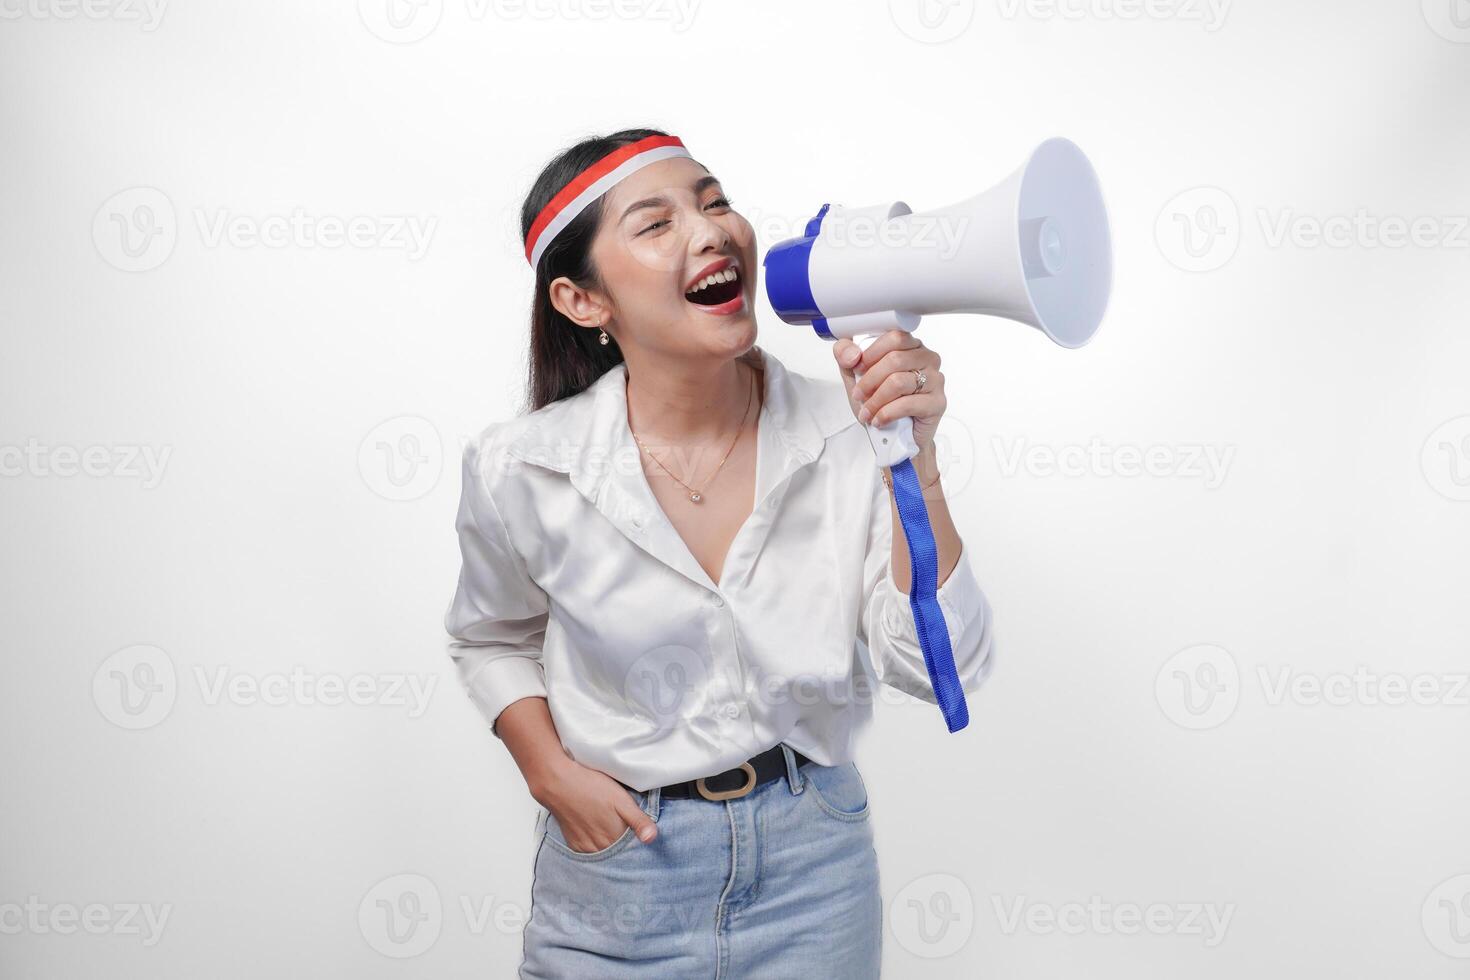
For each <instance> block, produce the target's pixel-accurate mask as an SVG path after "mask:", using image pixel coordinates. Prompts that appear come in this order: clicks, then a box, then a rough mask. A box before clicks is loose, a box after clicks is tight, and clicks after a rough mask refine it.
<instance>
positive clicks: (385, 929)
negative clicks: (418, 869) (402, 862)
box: [357, 874, 444, 960]
mask: <svg viewBox="0 0 1470 980" xmlns="http://www.w3.org/2000/svg"><path fill="white" fill-rule="evenodd" d="M357 928H358V929H359V931H361V932H362V938H363V939H365V940H367V944H368V945H369V946H371V947H372V948H373V949H374V950H376V951H377V952H379V953H381V954H383V955H384V956H390V957H392V958H394V959H400V960H402V959H409V958H412V957H414V956H420V955H422V954H423V953H425V952H427V951H428V950H429V949H430V947H432V946H433V945H434V943H436V942H438V941H439V933H440V931H442V929H443V928H444V906H443V903H442V902H441V901H440V898H439V889H438V888H436V887H435V885H434V883H433V882H432V881H430V880H429V879H428V878H425V877H424V876H423V875H418V874H400V875H393V876H392V877H390V878H384V879H383V880H382V881H380V882H378V883H377V884H376V885H374V886H373V887H372V888H369V889H368V891H367V894H366V895H363V897H362V901H361V902H359V903H358V906H357Z"/></svg>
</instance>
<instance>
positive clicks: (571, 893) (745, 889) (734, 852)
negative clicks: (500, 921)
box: [521, 746, 883, 980]
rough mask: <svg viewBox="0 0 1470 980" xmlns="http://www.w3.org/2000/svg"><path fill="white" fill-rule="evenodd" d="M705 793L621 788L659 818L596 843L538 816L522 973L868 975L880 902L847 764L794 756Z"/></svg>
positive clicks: (810, 978) (786, 978) (596, 979)
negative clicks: (586, 843) (573, 839)
mask: <svg viewBox="0 0 1470 980" xmlns="http://www.w3.org/2000/svg"><path fill="white" fill-rule="evenodd" d="M782 750H783V754H784V755H785V756H786V775H785V776H784V777H783V778H780V779H773V780H771V781H770V782H768V783H765V784H763V785H761V786H759V787H757V788H756V790H755V791H754V792H752V793H751V794H750V795H749V796H746V797H743V798H741V799H736V800H726V801H723V802H719V803H716V802H711V801H710V800H706V799H702V798H699V797H695V798H693V799H672V800H661V799H660V794H659V791H658V790H657V789H653V790H650V791H648V792H646V793H634V792H632V791H631V790H630V791H629V792H630V793H632V795H633V797H634V799H636V800H637V801H638V803H639V805H640V806H642V807H643V810H644V812H645V813H647V814H648V815H649V816H650V817H652V818H653V819H654V820H655V821H656V822H657V823H658V837H657V838H655V839H654V841H653V842H652V843H649V844H643V843H640V842H639V841H638V840H637V839H636V838H635V837H634V836H633V832H632V830H628V831H626V832H625V833H624V834H623V836H622V837H620V838H618V840H616V841H614V842H613V843H612V844H610V845H609V846H608V847H606V848H604V849H603V850H601V851H597V852H594V853H591V854H584V853H580V852H577V851H573V850H572V849H571V848H569V847H568V846H567V844H566V840H565V838H563V837H562V834H561V829H560V828H559V827H558V825H557V821H556V818H555V817H554V816H552V815H551V814H550V813H549V812H547V811H546V810H544V809H543V810H542V811H541V814H540V817H539V820H538V824H537V829H538V839H539V844H538V846H537V848H536V861H535V880H534V881H533V883H532V886H531V916H530V919H529V921H528V922H527V924H526V929H525V960H524V962H523V963H522V965H521V977H522V978H524V980H583V978H587V980H621V978H624V977H628V978H638V980H643V978H646V977H677V978H679V980H696V978H710V980H715V978H718V980H726V978H731V980H735V978H739V980H744V978H747V977H749V978H771V980H818V978H826V977H841V978H843V980H868V978H874V977H877V976H878V963H879V954H880V951H881V944H882V936H883V905H882V899H881V898H880V896H879V891H878V856H877V854H876V853H875V852H874V850H873V833H872V827H871V825H870V823H869V820H868V793H867V789H866V787H864V785H863V780H862V777H861V776H860V775H859V774H858V771H857V767H856V766H854V765H853V764H851V763H848V764H846V765H841V766H819V765H817V764H816V763H814V762H809V763H807V764H806V765H805V766H802V767H800V768H797V766H796V762H795V758H794V757H793V755H792V753H791V750H790V749H789V748H786V747H785V746H782Z"/></svg>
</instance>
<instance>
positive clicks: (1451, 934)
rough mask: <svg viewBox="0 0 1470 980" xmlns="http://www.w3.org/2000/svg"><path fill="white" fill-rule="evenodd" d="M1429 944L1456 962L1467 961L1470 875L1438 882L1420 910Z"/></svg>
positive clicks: (1468, 956) (1468, 950) (1469, 949)
mask: <svg viewBox="0 0 1470 980" xmlns="http://www.w3.org/2000/svg"><path fill="white" fill-rule="evenodd" d="M1420 921H1421V922H1422V924H1423V926H1424V938H1426V939H1428V940H1429V945H1431V946H1433V947H1434V948H1435V949H1437V950H1439V951H1440V952H1441V953H1443V954H1444V955H1446V956H1452V957H1454V958H1455V959H1457V960H1465V959H1470V875H1456V876H1455V877H1453V878H1449V879H1446V880H1445V881H1442V882H1440V883H1439V884H1438V885H1437V886H1436V887H1435V889H1434V891H1432V892H1430V893H1429V897H1428V898H1426V899H1424V907H1423V909H1421V910H1420Z"/></svg>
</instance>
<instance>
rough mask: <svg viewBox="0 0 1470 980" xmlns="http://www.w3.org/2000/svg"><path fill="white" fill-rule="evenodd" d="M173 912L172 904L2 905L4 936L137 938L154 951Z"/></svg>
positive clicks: (0, 931) (32, 899) (33, 899)
mask: <svg viewBox="0 0 1470 980" xmlns="http://www.w3.org/2000/svg"><path fill="white" fill-rule="evenodd" d="M173 910H174V907H173V904H172V903H171V902H170V903H164V904H163V905H153V904H152V903H150V902H143V903H138V902H117V903H115V904H112V905H106V904H104V903H102V902H89V903H87V904H86V905H77V904H75V903H73V902H43V901H41V899H40V898H39V897H38V896H36V895H30V896H27V898H26V900H25V902H24V903H21V902H3V903H0V935H3V936H18V935H21V934H23V933H28V934H30V935H33V936H45V935H58V936H70V935H74V934H75V933H77V932H85V933H88V934H90V935H93V936H128V937H133V936H137V937H140V942H141V943H142V945H144V946H145V947H152V946H156V945H158V941H159V940H160V939H162V938H163V930H164V927H165V926H167V925H168V917H169V916H170V915H172V914H173Z"/></svg>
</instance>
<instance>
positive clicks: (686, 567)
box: [506, 345, 857, 586]
mask: <svg viewBox="0 0 1470 980" xmlns="http://www.w3.org/2000/svg"><path fill="white" fill-rule="evenodd" d="M741 359H742V360H749V361H751V363H753V364H755V365H756V366H759V367H763V368H764V378H765V387H764V392H765V397H764V399H763V401H762V404H761V409H760V424H759V427H758V429H757V438H758V439H759V440H760V442H759V449H758V451H759V465H758V468H757V480H756V488H755V502H756V508H755V512H754V513H753V514H752V517H751V520H749V521H747V522H746V527H743V528H742V534H743V533H744V531H745V530H746V529H747V528H749V527H750V526H752V525H754V527H755V530H753V531H752V532H751V533H754V534H762V533H764V528H765V527H766V526H767V525H768V524H769V516H768V515H769V511H770V510H773V509H774V507H775V506H776V505H777V504H779V501H780V495H784V493H785V486H786V481H787V479H788V478H789V477H790V476H791V475H792V474H794V473H795V472H796V471H797V470H799V469H800V468H801V467H803V466H806V465H807V464H809V463H811V462H813V461H814V460H816V459H817V457H818V456H819V455H820V454H821V452H822V449H823V447H824V446H825V444H826V440H827V438H828V437H830V436H832V435H834V434H835V433H837V432H839V431H841V430H842V429H844V428H846V427H847V426H849V425H855V424H857V419H856V418H855V417H854V416H853V413H852V408H851V407H850V405H849V404H848V401H847V397H846V394H845V392H843V391H842V390H841V388H840V386H837V385H832V384H824V383H823V382H821V381H819V380H817V379H814V378H809V377H807V376H805V375H802V374H797V373H794V372H791V371H789V370H788V369H787V368H786V366H785V365H784V364H782V363H781V361H780V360H779V359H777V358H776V356H775V355H774V354H772V353H771V352H770V351H768V350H765V349H763V348H761V347H760V346H759V345H756V346H753V347H752V348H751V349H750V350H749V351H747V352H746V353H745V354H743V355H741ZM834 380H835V379H834ZM626 385H627V365H626V364H625V363H624V364H618V365H615V366H614V367H612V368H609V369H608V370H607V371H606V372H605V373H603V375H602V376H601V377H599V378H598V379H597V380H596V381H594V382H593V383H592V384H591V385H590V386H589V387H588V388H586V389H585V390H583V391H580V392H578V393H577V394H575V395H571V396H569V397H567V398H564V399H561V400H560V401H556V402H553V403H551V404H550V405H546V406H543V407H542V408H541V409H539V410H537V411H535V412H532V413H530V414H529V415H527V416H525V421H526V425H525V428H524V429H523V431H522V432H520V433H519V434H518V435H517V436H515V437H514V438H513V439H512V440H511V442H510V443H509V444H507V446H506V451H507V452H508V453H509V454H510V455H512V456H514V457H516V458H517V459H520V460H522V461H523V462H526V463H531V464H533V465H536V466H541V467H545V468H547V469H551V470H555V471H557V472H561V473H566V474H567V475H568V477H569V478H570V480H571V483H572V485H573V486H574V487H576V488H577V490H578V491H579V492H580V493H581V494H582V495H583V496H584V497H586V498H587V499H588V500H589V501H591V502H592V503H593V505H594V506H596V507H597V509H598V510H600V511H601V512H602V513H603V514H604V515H606V516H607V517H608V519H609V520H611V521H613V523H614V524H616V525H617V526H618V528H619V529H620V530H621V531H622V532H623V533H624V534H626V535H627V536H628V537H629V538H630V539H632V540H633V541H635V542H637V543H638V544H640V545H641V546H643V547H644V548H646V549H647V550H649V551H650V552H652V553H653V554H655V555H656V556H657V557H659V558H660V559H661V560H663V561H665V562H666V563H667V564H669V565H670V566H672V567H674V568H676V569H677V570H679V571H681V572H683V573H684V574H686V575H688V576H689V577H690V578H692V579H694V581H696V582H698V583H700V584H702V585H706V586H708V585H712V584H714V583H712V582H711V581H710V578H709V576H708V574H706V573H705V572H704V569H703V568H702V567H701V566H700V565H699V563H698V562H697V561H695V559H694V557H693V556H692V555H691V554H690V553H689V550H688V548H687V546H685V545H684V543H683V539H682V538H680V537H679V535H678V532H677V531H676V530H675V529H674V527H673V525H672V524H670V523H669V521H668V518H667V517H666V516H665V515H664V513H663V509H662V508H661V507H660V506H659V504H658V501H657V499H656V498H655V497H654V496H653V492H652V491H651V490H650V489H649V487H648V481H647V478H646V477H645V476H644V475H643V471H642V458H641V455H642V450H640V449H639V447H638V444H637V443H636V442H635V441H634V440H633V434H632V431H631V430H630V429H629V427H628V393H627V387H626ZM773 493H775V494H777V496H775V498H774V499H771V500H769V501H768V500H767V498H768V497H771V496H772V494H773ZM736 543H738V538H737V542H734V543H732V545H731V557H732V558H733V555H734V552H735V544H736ZM729 565H730V559H728V558H727V560H726V567H727V568H728V567H729Z"/></svg>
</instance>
